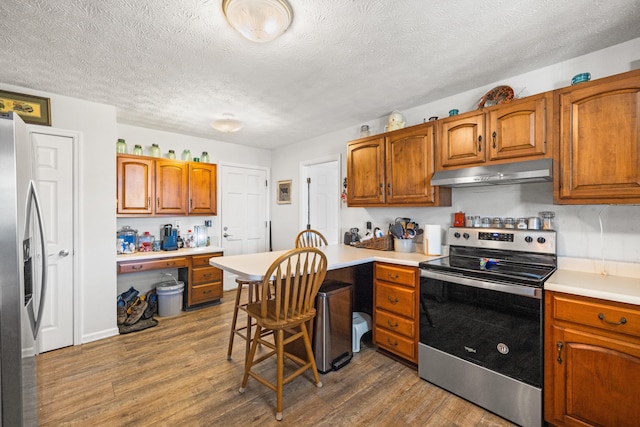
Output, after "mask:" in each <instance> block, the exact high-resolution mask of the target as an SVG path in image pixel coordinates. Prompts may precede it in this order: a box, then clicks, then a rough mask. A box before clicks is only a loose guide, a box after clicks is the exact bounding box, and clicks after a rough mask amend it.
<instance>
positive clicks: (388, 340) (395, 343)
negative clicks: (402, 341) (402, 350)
mask: <svg viewBox="0 0 640 427" xmlns="http://www.w3.org/2000/svg"><path fill="white" fill-rule="evenodd" d="M387 344H389V345H390V346H392V347H397V346H398V341H396V342H391V339H389V338H387Z"/></svg>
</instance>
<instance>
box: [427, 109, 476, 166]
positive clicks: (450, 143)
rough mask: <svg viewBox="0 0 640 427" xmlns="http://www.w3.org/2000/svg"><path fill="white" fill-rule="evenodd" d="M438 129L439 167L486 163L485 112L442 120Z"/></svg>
mask: <svg viewBox="0 0 640 427" xmlns="http://www.w3.org/2000/svg"><path fill="white" fill-rule="evenodd" d="M438 129H439V130H438V142H437V144H438V149H439V150H440V156H439V157H440V165H439V167H442V168H446V167H451V166H463V165H471V164H476V163H478V164H480V163H484V161H485V158H486V157H485V151H486V149H485V141H484V139H485V132H484V131H485V129H484V112H476V113H466V114H461V115H460V116H453V117H448V118H446V119H442V121H441V122H440V123H439V127H438Z"/></svg>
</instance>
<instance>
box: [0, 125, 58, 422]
mask: <svg viewBox="0 0 640 427" xmlns="http://www.w3.org/2000/svg"><path fill="white" fill-rule="evenodd" d="M34 174H35V166H34V162H33V161H32V150H31V147H30V144H29V138H28V136H27V130H26V126H25V124H24V122H23V121H22V119H21V118H20V117H19V116H18V115H17V114H15V113H0V182H1V183H2V191H1V192H0V218H2V224H1V225H0V241H1V242H2V245H0V295H1V296H2V297H1V298H0V310H1V311H0V385H1V387H0V411H1V412H2V414H1V418H0V425H4V426H21V425H25V426H26V425H28V426H31V425H37V423H38V404H37V393H36V391H37V389H36V366H35V355H36V353H37V337H38V330H39V328H40V319H41V318H42V312H43V310H44V295H45V287H46V282H47V276H46V275H47V252H46V238H45V233H44V222H43V218H42V211H41V209H40V202H39V198H38V194H37V191H36V183H35V181H34Z"/></svg>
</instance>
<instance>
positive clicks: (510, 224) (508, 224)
mask: <svg viewBox="0 0 640 427" xmlns="http://www.w3.org/2000/svg"><path fill="white" fill-rule="evenodd" d="M504 228H516V221H515V220H514V219H513V218H505V219H504Z"/></svg>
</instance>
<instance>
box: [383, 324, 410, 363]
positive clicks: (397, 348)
mask: <svg viewBox="0 0 640 427" xmlns="http://www.w3.org/2000/svg"><path fill="white" fill-rule="evenodd" d="M374 337H375V344H376V345H378V346H380V347H381V348H383V349H385V350H388V351H390V352H392V353H395V354H398V355H400V356H402V357H404V358H405V359H409V360H411V361H413V362H415V361H416V356H415V355H416V343H415V341H412V340H409V339H407V338H405V337H402V336H400V335H397V334H394V333H392V332H389V331H387V330H386V329H382V328H379V327H377V326H376V328H375V330H374Z"/></svg>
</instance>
